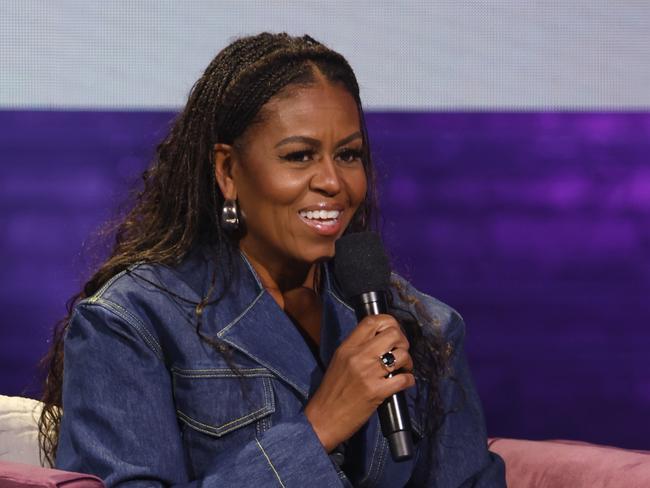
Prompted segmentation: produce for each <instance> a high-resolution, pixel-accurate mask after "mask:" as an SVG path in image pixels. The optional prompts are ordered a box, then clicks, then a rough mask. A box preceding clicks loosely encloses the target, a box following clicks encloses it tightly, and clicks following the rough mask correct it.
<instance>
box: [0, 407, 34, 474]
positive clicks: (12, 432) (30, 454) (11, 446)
mask: <svg viewBox="0 0 650 488" xmlns="http://www.w3.org/2000/svg"><path fill="white" fill-rule="evenodd" d="M41 408H42V404H41V402H39V401H37V400H32V399H31V398H23V397H9V396H4V395H0V461H13V462H18V463H25V464H31V465H34V466H40V465H41V463H40V459H39V448H38V423H37V422H38V416H39V415H40V413H41Z"/></svg>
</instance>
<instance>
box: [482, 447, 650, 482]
mask: <svg viewBox="0 0 650 488" xmlns="http://www.w3.org/2000/svg"><path fill="white" fill-rule="evenodd" d="M488 444H489V446H490V450H491V451H493V452H496V453H498V454H499V455H500V456H501V457H502V458H503V459H504V460H505V462H506V479H507V483H508V487H509V488H533V487H534V488H618V487H621V488H648V487H650V451H631V450H627V449H619V448H615V447H608V446H599V445H595V444H587V443H585V442H576V441H563V440H555V441H527V440H519V439H490V441H489V443H488Z"/></svg>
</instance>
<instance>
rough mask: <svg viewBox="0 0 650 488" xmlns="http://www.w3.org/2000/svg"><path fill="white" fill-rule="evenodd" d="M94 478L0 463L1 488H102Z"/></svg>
mask: <svg viewBox="0 0 650 488" xmlns="http://www.w3.org/2000/svg"><path fill="white" fill-rule="evenodd" d="M103 486H104V483H102V481H101V480H100V479H99V478H97V477H96V476H91V475H89V474H81V473H70V472H68V471H59V470H58V469H49V468H40V467H38V466H32V465H30V464H22V463H12V462H7V461H0V487H2V488H62V487H65V488H103Z"/></svg>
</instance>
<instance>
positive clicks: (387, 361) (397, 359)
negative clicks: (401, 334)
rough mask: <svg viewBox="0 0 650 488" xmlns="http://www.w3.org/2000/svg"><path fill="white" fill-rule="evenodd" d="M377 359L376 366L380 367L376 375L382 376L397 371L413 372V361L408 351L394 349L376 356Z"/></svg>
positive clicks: (400, 348)
mask: <svg viewBox="0 0 650 488" xmlns="http://www.w3.org/2000/svg"><path fill="white" fill-rule="evenodd" d="M377 359H378V361H377V362H378V364H379V365H380V366H381V368H380V369H379V371H378V374H381V375H383V376H386V375H387V374H388V373H393V372H395V371H399V370H403V371H412V370H413V359H412V358H411V355H410V354H409V352H408V350H407V349H404V348H402V347H396V348H395V349H393V350H390V351H386V352H384V353H383V354H380V355H378V356H377Z"/></svg>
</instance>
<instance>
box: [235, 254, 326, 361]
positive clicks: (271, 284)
mask: <svg viewBox="0 0 650 488" xmlns="http://www.w3.org/2000/svg"><path fill="white" fill-rule="evenodd" d="M242 252H243V253H244V254H245V255H246V258H247V259H248V260H249V262H250V263H251V265H252V266H253V268H254V269H255V272H256V273H257V275H258V276H259V278H260V281H261V282H262V286H263V287H264V289H265V290H266V291H268V293H269V294H270V295H271V296H272V297H273V299H274V300H275V301H276V303H277V304H278V305H279V306H280V308H281V309H282V310H284V312H285V313H286V314H287V315H288V317H289V318H290V319H291V320H292V322H293V323H294V324H295V325H296V326H297V327H298V328H299V329H300V330H301V332H302V333H303V335H306V336H307V339H308V340H309V341H310V342H311V344H310V345H311V346H312V348H313V347H314V346H316V347H317V346H318V345H319V344H320V325H321V324H320V321H321V310H322V305H321V300H320V296H319V295H318V292H317V290H316V281H317V279H318V278H319V277H318V272H317V270H318V264H317V263H312V264H309V265H299V264H297V265H285V266H283V267H278V266H275V267H274V266H266V265H265V264H264V263H262V262H260V260H258V259H256V258H255V256H253V255H251V254H249V253H247V252H246V251H244V250H243V249H242Z"/></svg>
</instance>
